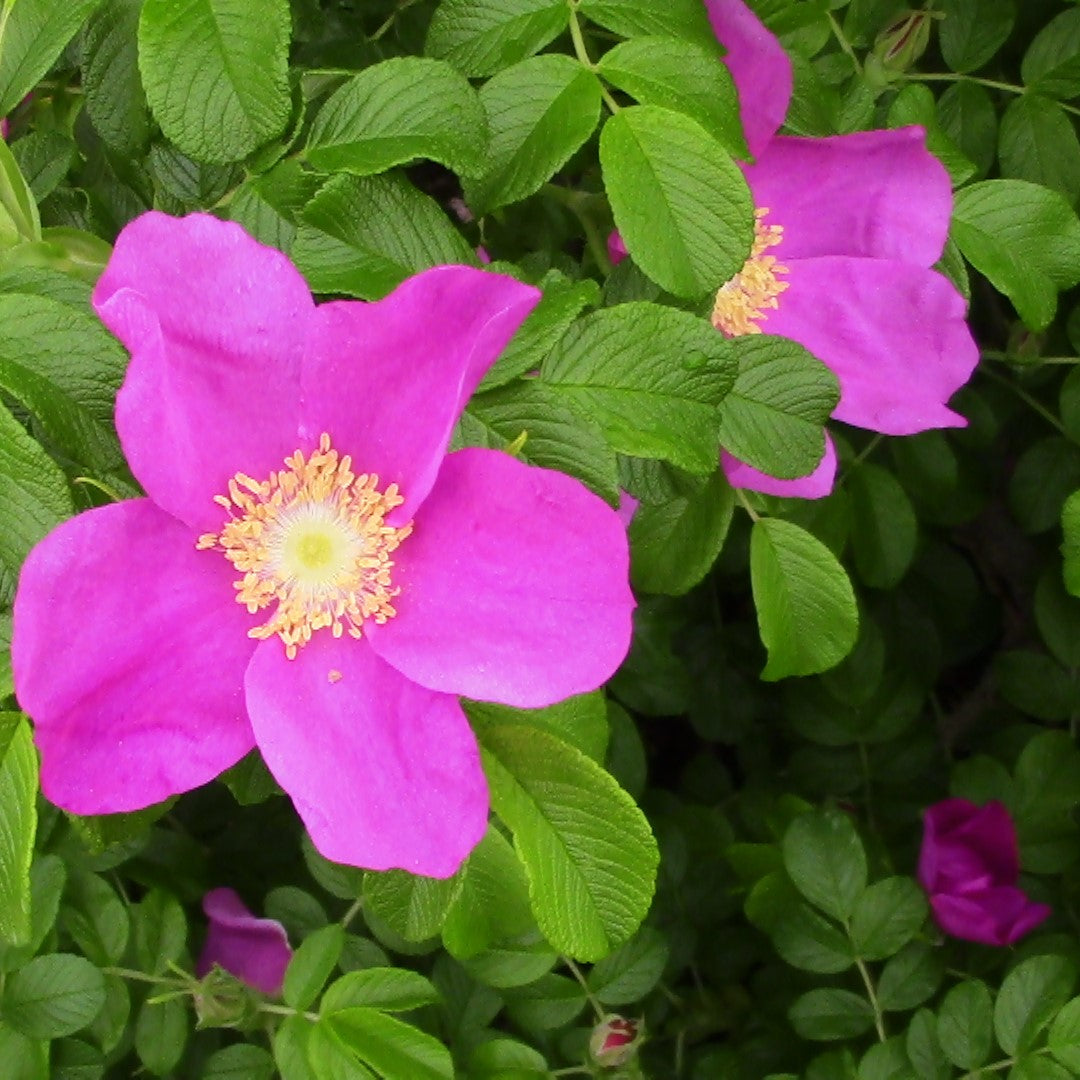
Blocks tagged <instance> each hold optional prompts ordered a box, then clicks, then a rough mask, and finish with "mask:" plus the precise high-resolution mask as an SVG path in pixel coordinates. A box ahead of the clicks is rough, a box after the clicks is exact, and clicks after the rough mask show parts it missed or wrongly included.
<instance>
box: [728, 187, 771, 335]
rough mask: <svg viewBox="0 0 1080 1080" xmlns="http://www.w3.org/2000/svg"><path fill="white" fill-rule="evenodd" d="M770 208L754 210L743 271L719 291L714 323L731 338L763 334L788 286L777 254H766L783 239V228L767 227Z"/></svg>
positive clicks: (764, 207)
mask: <svg viewBox="0 0 1080 1080" xmlns="http://www.w3.org/2000/svg"><path fill="white" fill-rule="evenodd" d="M768 213H769V208H768V207H767V206H763V207H759V208H758V209H757V210H755V211H754V242H753V244H752V245H751V247H750V255H749V257H748V258H747V260H746V262H745V263H743V265H742V269H741V270H740V271H739V272H738V273H737V274H735V275H734V277H732V278H729V279H728V280H727V281H725V282H724V284H723V285H721V286H720V288H719V289H718V290H717V293H716V302H715V304H713V311H712V324H713V326H715V327H716V329H717V330H720V331H722V332H723V333H724V334H727V336H728V337H738V336H739V335H741V334H760V333H761V327H760V326H759V325H758V324H759V323H760V322H761V320H763V319H764V318H765V316H766V313H767V312H769V311H770V310H775V309H776V308H778V307H779V306H780V304H779V302H778V300H777V297H778V296H779V295H780V294H781V293H782V292H783V291H784V290H785V289H786V288H787V287H788V283H787V282H786V281H781V280H780V275H782V274H786V273H787V272H788V268H787V267H786V266H784V265H783V264H782V263H780V262H778V261H777V259H776V256H775V255H766V254H765V253H766V252H767V251H768V250H769V248H774V247H776V246H777V245H778V244H779V243H780V242H781V240H783V238H784V227H783V226H782V225H766V224H765V217H766V215H767V214H768Z"/></svg>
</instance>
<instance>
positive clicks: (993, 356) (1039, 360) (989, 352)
mask: <svg viewBox="0 0 1080 1080" xmlns="http://www.w3.org/2000/svg"><path fill="white" fill-rule="evenodd" d="M982 355H983V359H984V360H1002V361H1004V362H1005V363H1011V362H1012V361H1013V359H1014V358H1013V357H1011V356H1010V355H1009V354H1008V353H1007V352H1001V351H1000V350H998V349H984V350H983V354H982ZM1041 364H1067V365H1068V366H1069V367H1075V366H1076V365H1077V364H1080V356H1039V357H1036V358H1035V359H1033V360H1032V361H1031V362H1030V363H1029V364H1025V367H1039V366H1040V365H1041Z"/></svg>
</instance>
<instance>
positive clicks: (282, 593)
mask: <svg viewBox="0 0 1080 1080" xmlns="http://www.w3.org/2000/svg"><path fill="white" fill-rule="evenodd" d="M285 465H286V468H284V469H280V470H278V471H277V472H273V473H271V474H270V476H269V478H268V479H266V480H262V481H259V480H253V479H252V478H251V477H250V476H246V475H245V474H244V473H237V474H236V475H235V476H234V477H233V478H232V479H231V480H230V481H229V494H228V495H215V496H214V501H215V502H216V503H217V504H218V505H219V506H221V507H223V508H224V509H225V510H226V511H227V512H228V515H229V520H228V521H227V522H226V523H225V526H224V528H222V530H221V532H217V533H205V534H204V535H202V536H200V537H199V539H198V541H197V542H196V547H198V548H200V549H203V550H207V549H213V550H216V551H220V552H222V553H223V554H224V556H225V558H226V559H228V560H229V562H231V563H232V564H233V566H234V567H235V568H236V569H237V570H238V571H239V572H240V574H241V576H240V577H239V578H238V579H237V581H236V582H235V585H234V588H235V589H236V601H237V603H239V604H243V605H244V606H245V607H247V609H248V611H249V612H250V613H251V614H252V615H254V614H256V613H257V612H259V611H263V610H265V609H266V608H269V607H271V605H274V608H273V611H271V612H269V613H268V617H267V619H266V621H265V622H264V623H262V624H261V625H260V626H256V627H253V628H252V629H251V630H249V631H248V635H249V636H250V637H253V638H257V639H259V640H265V639H266V638H270V637H273V636H274V635H275V634H277V636H278V637H280V638H281V640H282V641H283V642H284V643H285V655H286V656H288V658H289V659H290V660H292V659H295V657H296V653H297V650H299V649H301V648H303V646H305V645H306V644H307V643H308V642H309V641H310V640H311V635H312V634H313V633H314V632H315V631H316V630H322V629H325V628H329V629H330V632H331V633H332V634H333V635H334V637H336V638H339V637H341V636H342V634H344V633H345V632H348V633H349V634H350V636H352V637H355V638H359V637H361V636H362V626H363V624H364V622H365V621H366V620H368V619H371V620H373V621H374V622H375V623H385V622H386V621H387V620H388V619H392V618H393V617H394V616H395V615H396V614H397V611H396V609H395V608H394V605H393V602H392V601H393V599H394V597H395V596H397V595H398V593H399V592H400V591H401V590H400V589H399V588H394V587H393V585H392V583H391V580H390V570H391V568H392V567H393V565H394V563H393V560H392V559H391V558H390V556H391V554H392V553H393V552H394V550H395V549H396V548H397V547H398V545H399V544H400V543H401V542H402V541H403V540H404V539H405V538H406V537H407V536H408V535H409V534H410V533H411V532H412V522H411V521H410V522H409V523H408V524H407V525H402V526H400V527H395V526H393V525H387V524H386V521H385V519H386V515H387V514H389V513H390V512H391V511H392V510H393V509H395V508H396V507H398V506H400V505H401V504H402V502H404V499H403V498H402V497H401V495H400V494H399V492H398V488H397V485H396V484H390V485H389V486H388V487H387V488H386V490H385V491H381V490H380V489H379V478H378V476H375V475H374V474H372V473H361V474H359V475H357V474H356V473H354V472H353V471H352V459H351V458H350V457H349V456H348V455H347V454H346V455H344V456H342V455H340V454H338V452H337V451H336V450H334V449H333V448H332V447H331V445H330V436H329V435H327V434H325V433H324V434H323V436H322V437H321V438H320V439H319V446H318V449H317V450H314V451H312V453H311V454H310V455H309V456H308V457H305V456H304V454H303V453H302V452H301V451H300V450H297V451H296V453H295V454H293V455H292V456H291V457H287V458H286V459H285Z"/></svg>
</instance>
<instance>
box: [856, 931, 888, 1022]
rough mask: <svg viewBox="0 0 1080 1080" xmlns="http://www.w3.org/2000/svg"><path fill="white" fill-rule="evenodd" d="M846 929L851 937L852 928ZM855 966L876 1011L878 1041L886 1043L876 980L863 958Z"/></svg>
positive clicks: (883, 1019)
mask: <svg viewBox="0 0 1080 1080" xmlns="http://www.w3.org/2000/svg"><path fill="white" fill-rule="evenodd" d="M846 929H847V930H848V934H849V936H850V933H851V929H850V927H846ZM855 966H856V967H857V968H858V969H859V974H860V975H861V976H862V981H863V986H864V987H865V989H866V997H867V999H868V1000H869V1002H870V1007H871V1008H872V1009H873V1010H874V1028H875V1030H876V1031H877V1036H878V1041H879V1042H884V1041H885V1039H886V1038H887V1036H886V1034H885V1014H884V1013H883V1012H882V1011H881V1006H880V1005H879V1004H878V999H877V991H876V990H875V989H874V980H873V979H871V978H870V972H869V971H868V970H867V967H866V964H865V962H864V961H863V959H862V957H859V958H858V959H856V961H855Z"/></svg>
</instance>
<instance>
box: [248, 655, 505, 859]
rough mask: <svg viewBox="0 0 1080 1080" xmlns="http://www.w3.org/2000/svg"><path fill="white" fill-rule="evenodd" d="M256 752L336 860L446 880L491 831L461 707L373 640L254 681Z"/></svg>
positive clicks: (275, 668)
mask: <svg viewBox="0 0 1080 1080" xmlns="http://www.w3.org/2000/svg"><path fill="white" fill-rule="evenodd" d="M247 701H248V709H249V710H250V713H251V723H252V726H253V728H254V729H255V737H256V738H257V739H258V743H259V749H260V750H261V751H262V755H263V758H264V759H265V760H266V764H267V766H268V767H269V769H270V771H271V772H272V773H273V774H274V776H275V778H276V779H277V781H278V783H279V784H281V786H282V787H283V788H284V789H285V790H286V791H287V792H288V793H289V795H290V796H291V798H292V800H293V803H294V805H295V806H296V809H297V812H298V813H299V814H300V817H301V818H302V819H303V821H304V824H305V825H306V826H307V829H308V832H310V833H311V839H312V840H313V841H314V843H315V846H316V847H317V848H318V849H319V851H321V852H322V854H323V855H325V856H326V857H327V858H328V859H333V860H334V861H335V862H341V863H348V864H351V865H355V866H366V867H369V868H371V869H373V870H389V869H392V868H395V867H398V868H401V869H403V870H409V871H411V872H412V873H414V874H424V875H427V876H429V877H440V878H445V877H449V876H450V875H451V874H453V873H454V872H455V871H456V870H457V869H458V867H459V866H460V865H461V863H462V861H463V860H464V859H465V857H466V856H467V855H468V853H469V852H470V851H471V850H472V848H473V847H474V846H475V845H476V844H477V843H478V842H479V840H480V838H481V836H483V834H484V831H485V829H486V828H487V810H488V797H487V783H486V781H485V779H484V774H483V772H482V771H481V769H480V752H479V749H478V747H477V745H476V739H475V737H474V736H473V733H472V731H471V729H470V728H469V724H468V721H467V720H466V719H465V715H464V713H463V712H462V711H461V706H460V705H459V704H458V702H457V699H456V698H454V697H452V696H451V695H449V694H440V693H435V692H433V691H431V690H425V689H424V688H423V687H421V686H418V685H417V684H416V683H413V682H409V680H408V679H406V678H405V677H404V676H402V675H400V674H398V672H397V671H395V670H394V669H393V668H392V667H390V666H389V665H388V664H385V663H384V662H383V661H382V660H380V659H379V657H377V656H376V655H375V653H374V652H373V651H372V650H371V649H370V648H369V647H368V645H367V643H366V642H363V641H355V640H353V639H352V638H349V637H345V638H342V639H340V640H335V639H334V638H332V637H330V636H329V635H327V634H320V635H318V636H317V637H315V638H314V639H313V640H312V642H311V644H310V645H308V646H306V647H305V648H303V649H301V650H300V652H299V654H298V655H297V657H296V659H295V660H288V659H286V657H285V652H284V650H283V649H282V647H281V643H280V642H279V641H276V640H274V641H267V642H264V643H263V644H262V645H260V646H259V648H258V650H257V652H256V653H255V658H254V659H253V660H252V663H251V667H250V668H249V670H248V674H247Z"/></svg>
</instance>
